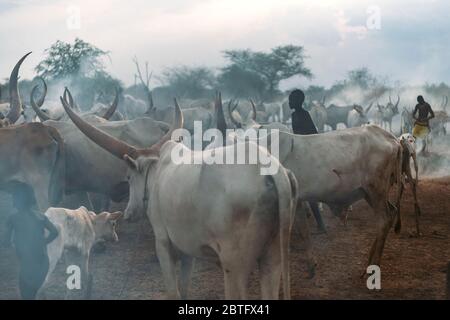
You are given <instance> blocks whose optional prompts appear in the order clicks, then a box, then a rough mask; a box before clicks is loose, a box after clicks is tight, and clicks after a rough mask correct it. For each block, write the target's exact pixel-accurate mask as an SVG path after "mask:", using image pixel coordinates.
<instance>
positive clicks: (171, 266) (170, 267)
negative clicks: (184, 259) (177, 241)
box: [156, 237, 180, 299]
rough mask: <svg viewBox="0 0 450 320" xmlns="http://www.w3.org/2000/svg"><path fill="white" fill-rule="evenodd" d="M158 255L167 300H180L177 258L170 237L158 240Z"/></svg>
mask: <svg viewBox="0 0 450 320" xmlns="http://www.w3.org/2000/svg"><path fill="white" fill-rule="evenodd" d="M156 254H157V256H158V260H159V264H160V266H161V269H162V273H163V278H164V283H165V285H166V290H167V299H180V293H179V291H178V285H177V271H176V263H177V258H176V255H175V252H174V250H173V247H172V243H171V241H170V239H169V238H168V237H164V238H157V239H156Z"/></svg>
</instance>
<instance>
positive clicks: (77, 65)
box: [35, 38, 108, 79]
mask: <svg viewBox="0 0 450 320" xmlns="http://www.w3.org/2000/svg"><path fill="white" fill-rule="evenodd" d="M45 53H46V54H47V55H46V57H45V58H44V60H42V61H41V62H40V63H39V64H38V65H37V66H36V68H35V70H36V72H37V74H38V75H39V76H41V77H43V78H46V79H61V78H67V77H77V76H81V77H92V76H94V74H95V73H99V72H104V69H105V66H104V64H103V62H102V60H101V59H102V58H103V57H104V56H106V55H107V54H108V52H107V51H103V50H101V49H99V48H97V47H96V46H93V45H92V44H90V43H88V42H85V41H83V40H81V39H79V38H76V39H75V42H74V43H73V44H70V43H67V42H63V41H60V40H58V41H56V42H55V43H54V44H53V45H52V46H51V47H50V48H48V49H46V50H45Z"/></svg>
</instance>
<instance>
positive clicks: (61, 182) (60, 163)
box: [46, 126, 66, 206]
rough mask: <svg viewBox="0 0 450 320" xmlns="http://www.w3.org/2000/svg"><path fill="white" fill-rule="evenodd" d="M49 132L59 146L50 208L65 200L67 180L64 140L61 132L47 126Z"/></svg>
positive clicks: (50, 193)
mask: <svg viewBox="0 0 450 320" xmlns="http://www.w3.org/2000/svg"><path fill="white" fill-rule="evenodd" d="M46 128H47V132H48V133H49V134H50V136H51V137H52V138H53V139H54V140H55V142H56V144H57V150H56V156H55V160H54V163H53V168H52V174H51V177H50V184H49V186H48V196H49V202H50V206H57V205H58V204H59V203H60V202H61V201H62V198H63V195H64V191H65V179H66V157H65V146H64V140H63V138H62V137H61V135H60V134H59V132H58V131H57V130H56V129H55V128H53V127H50V126H46Z"/></svg>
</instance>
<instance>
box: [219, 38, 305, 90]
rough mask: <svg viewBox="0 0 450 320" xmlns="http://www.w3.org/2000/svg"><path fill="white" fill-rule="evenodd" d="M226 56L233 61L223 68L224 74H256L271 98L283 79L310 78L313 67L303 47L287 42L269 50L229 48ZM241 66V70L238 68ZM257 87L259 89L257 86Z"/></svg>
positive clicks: (257, 82)
mask: <svg viewBox="0 0 450 320" xmlns="http://www.w3.org/2000/svg"><path fill="white" fill-rule="evenodd" d="M224 56H225V58H226V59H227V60H229V62H230V64H229V65H228V66H226V67H225V68H223V70H222V73H223V75H222V77H224V78H232V76H233V75H235V76H238V75H242V74H244V73H245V72H246V73H248V74H246V76H247V78H248V77H250V74H253V77H254V80H255V79H256V77H258V78H259V81H254V83H255V84H257V85H260V84H261V83H264V85H265V88H264V89H265V91H267V93H268V95H269V97H272V98H273V96H274V95H275V94H276V93H277V91H278V86H279V84H280V82H281V81H282V80H285V79H289V78H291V77H293V76H303V77H306V78H311V77H312V73H311V70H310V69H308V68H307V67H305V62H304V60H305V54H304V49H303V47H302V46H294V45H285V46H278V47H275V48H272V49H271V50H270V52H260V51H252V50H250V49H246V50H227V51H225V52H224ZM239 69H240V70H239ZM255 90H258V89H257V88H255Z"/></svg>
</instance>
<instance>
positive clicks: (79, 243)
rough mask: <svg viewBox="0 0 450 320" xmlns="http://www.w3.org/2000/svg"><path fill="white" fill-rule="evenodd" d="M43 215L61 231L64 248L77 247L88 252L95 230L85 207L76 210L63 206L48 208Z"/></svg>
mask: <svg viewBox="0 0 450 320" xmlns="http://www.w3.org/2000/svg"><path fill="white" fill-rule="evenodd" d="M45 215H46V216H47V217H48V218H49V220H50V221H51V222H52V223H53V224H55V225H58V226H59V227H60V228H61V229H62V230H63V231H62V235H63V243H64V247H65V248H77V249H78V250H80V251H82V252H88V251H89V249H90V247H91V246H92V244H93V243H94V241H95V231H94V227H93V225H92V221H91V219H89V215H90V213H89V211H88V210H87V209H86V208H85V207H80V208H78V209H76V210H70V209H65V208H49V209H48V210H47V212H46V213H45Z"/></svg>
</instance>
